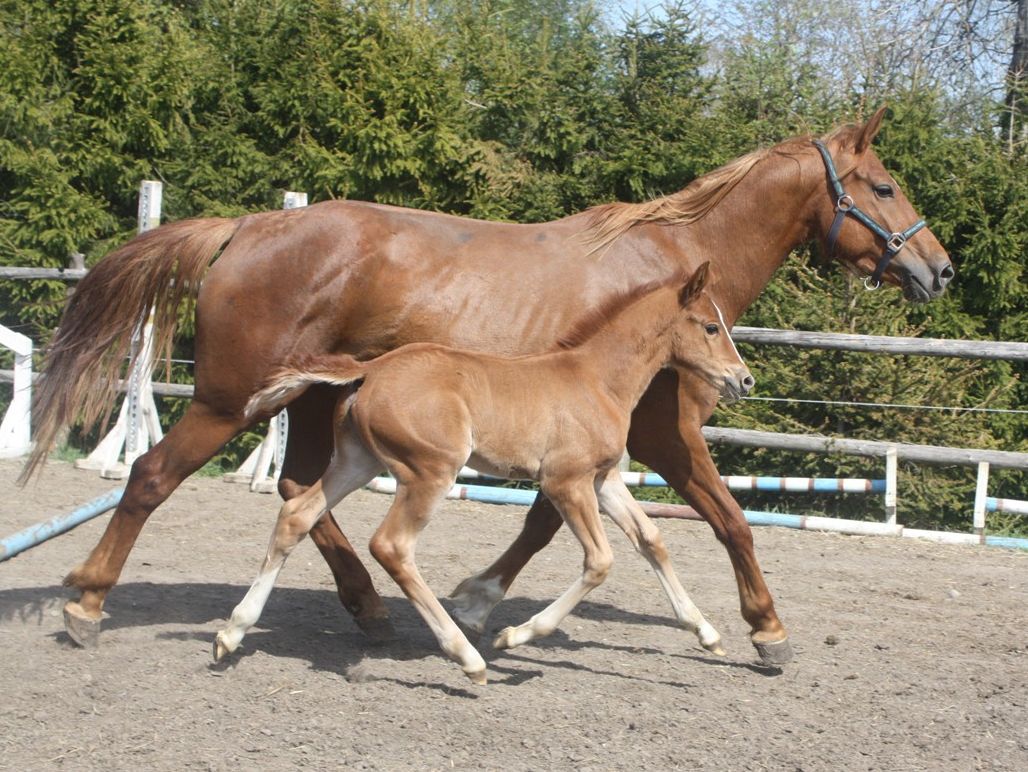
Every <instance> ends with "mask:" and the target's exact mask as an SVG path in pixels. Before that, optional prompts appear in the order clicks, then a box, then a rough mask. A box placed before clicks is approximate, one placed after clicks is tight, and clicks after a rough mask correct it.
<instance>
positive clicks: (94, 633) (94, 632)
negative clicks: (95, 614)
mask: <svg viewBox="0 0 1028 772" xmlns="http://www.w3.org/2000/svg"><path fill="white" fill-rule="evenodd" d="M64 629H65V630H66V631H67V632H68V637H70V638H71V640H72V641H74V642H75V644H76V645H77V646H81V647H82V648H83V649H95V648H96V647H97V646H99V645H100V619H99V618H97V619H93V618H92V617H90V616H88V615H87V614H86V612H85V609H83V608H82V606H81V605H79V603H78V601H74V600H70V601H68V602H67V603H65V604H64Z"/></svg>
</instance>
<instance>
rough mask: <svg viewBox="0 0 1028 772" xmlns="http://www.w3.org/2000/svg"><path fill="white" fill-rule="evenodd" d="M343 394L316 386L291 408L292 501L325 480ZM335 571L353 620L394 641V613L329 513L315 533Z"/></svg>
mask: <svg viewBox="0 0 1028 772" xmlns="http://www.w3.org/2000/svg"><path fill="white" fill-rule="evenodd" d="M338 395H339V390H338V389H336V388H333V387H328V386H323V385H320V384H315V385H313V386H311V388H309V389H308V390H307V391H306V392H304V394H303V395H301V396H300V397H299V398H298V399H296V400H294V401H293V402H292V403H290V405H289V439H288V440H287V445H286V457H285V462H284V463H283V468H282V474H281V476H280V477H279V483H278V490H279V493H280V494H281V495H282V498H284V499H286V500H289V499H292V498H294V497H296V496H299V495H301V494H302V493H303V492H304V491H305V490H307V488H308V487H309V486H311V485H313V484H314V482H315V481H316V480H317V479H318V478H319V477H321V475H322V473H323V472H324V471H325V468H326V466H327V465H328V461H329V458H330V456H331V455H332V442H333V440H332V435H333V431H332V427H333V411H334V409H335V404H336V399H337V397H338ZM310 535H311V541H313V542H314V544H315V545H316V546H317V548H318V550H319V551H320V552H321V555H322V557H323V558H324V559H325V562H326V563H328V566H329V568H330V569H331V570H332V576H333V577H334V578H335V582H336V591H337V592H338V594H339V600H340V601H342V604H343V606H344V607H345V608H346V610H347V611H349V612H350V613H351V614H353V618H354V621H355V622H356V623H357V625H358V626H359V627H360V628H361V630H363V631H364V633H365V634H366V635H367V636H368V637H370V638H372V639H373V640H388V639H390V638H392V637H393V627H392V624H391V623H390V622H389V612H388V611H387V610H386V606H385V603H384V602H383V601H382V598H381V596H380V595H379V594H378V592H377V591H376V590H375V586H374V584H372V581H371V576H370V574H368V570H367V569H366V568H365V567H364V564H363V563H362V562H361V559H360V558H359V557H358V556H357V552H356V550H354V548H353V545H352V544H351V543H350V541H349V540H348V539H347V538H346V535H345V534H344V533H343V532H342V530H341V529H340V528H339V524H338V523H337V522H336V521H335V518H333V517H332V513H331V512H327V513H326V514H325V516H324V517H322V518H321V519H319V520H318V521H317V522H316V523H315V524H314V527H313V528H312V529H311V532H310Z"/></svg>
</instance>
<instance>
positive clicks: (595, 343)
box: [567, 288, 681, 413]
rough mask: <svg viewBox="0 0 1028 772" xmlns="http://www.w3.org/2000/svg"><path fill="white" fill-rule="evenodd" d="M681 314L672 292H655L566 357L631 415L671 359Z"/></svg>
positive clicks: (601, 328)
mask: <svg viewBox="0 0 1028 772" xmlns="http://www.w3.org/2000/svg"><path fill="white" fill-rule="evenodd" d="M680 312H681V308H680V307H679V305H678V293H677V292H676V291H675V290H674V289H672V288H663V289H659V290H655V291H654V292H650V293H649V294H647V295H644V296H643V297H642V298H640V299H639V300H636V301H635V302H633V303H631V304H630V305H628V306H627V307H626V308H624V309H622V310H621V311H620V312H619V313H618V314H617V315H616V316H614V317H613V318H612V319H611V320H610V321H608V322H606V323H605V324H604V325H603V326H602V327H600V329H599V330H598V331H597V332H596V333H595V334H594V335H593V336H592V337H590V338H589V339H588V340H586V341H584V342H583V343H582V344H580V345H579V346H577V347H576V348H574V349H571V350H569V351H568V352H567V354H568V355H569V356H572V357H574V358H575V359H576V360H577V361H578V362H579V363H581V364H583V365H584V366H585V367H586V368H588V369H590V370H591V371H592V374H593V378H592V380H593V382H596V383H600V384H602V386H603V387H604V389H605V390H606V391H607V393H608V394H609V395H610V396H611V397H612V398H613V399H614V401H615V402H617V403H618V404H619V405H620V406H621V407H622V409H624V411H625V412H626V413H628V412H631V411H632V409H634V408H635V406H636V404H637V403H638V402H639V400H640V399H641V398H642V395H643V392H644V391H646V387H647V386H648V385H649V383H650V381H652V380H653V377H654V376H655V375H656V374H657V371H658V370H660V369H661V368H662V367H663V366H664V365H666V364H667V362H668V359H669V358H670V354H671V327H672V324H673V323H674V321H675V319H676V317H677V314H678V313H680Z"/></svg>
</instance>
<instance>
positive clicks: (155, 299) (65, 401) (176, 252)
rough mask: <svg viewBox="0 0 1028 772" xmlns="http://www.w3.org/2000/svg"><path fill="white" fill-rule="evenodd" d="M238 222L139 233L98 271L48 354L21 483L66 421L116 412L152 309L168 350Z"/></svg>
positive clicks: (158, 338) (159, 346)
mask: <svg viewBox="0 0 1028 772" xmlns="http://www.w3.org/2000/svg"><path fill="white" fill-rule="evenodd" d="M238 227H239V221H238V220H229V219H224V218H208V219H201V220H181V221H179V222H175V223H170V224H168V225H163V226H161V227H160V228H155V229H154V230H152V231H147V232H146V233H143V234H141V235H139V236H137V237H136V238H134V239H132V240H131V241H129V242H128V243H127V244H125V245H124V246H122V247H120V248H119V249H117V250H115V251H114V252H112V253H111V254H109V255H107V256H106V257H105V258H104V259H103V260H101V261H100V262H99V263H97V264H96V265H95V266H94V267H93V268H91V269H90V271H89V273H87V274H86V276H85V278H84V279H82V281H81V282H79V285H78V287H77V288H76V290H75V293H74V294H73V295H72V296H71V300H70V301H69V302H68V306H67V308H66V309H65V311H64V316H63V317H62V318H61V324H60V327H59V328H58V330H57V334H56V336H55V337H54V340H53V342H52V343H51V344H50V346H49V348H48V350H47V353H46V357H45V358H44V360H43V373H42V376H41V377H40V379H39V381H38V382H37V384H36V388H35V390H34V396H33V415H34V416H35V417H36V420H37V423H36V438H35V447H34V448H33V450H32V453H31V454H30V455H29V458H28V461H27V462H26V464H25V468H24V469H23V470H22V473H21V477H20V478H19V482H21V483H24V482H26V481H27V480H28V479H29V478H30V477H31V476H32V474H33V473H34V472H35V471H36V469H38V468H39V466H40V465H41V464H42V463H43V462H44V461H45V460H46V456H47V454H48V453H49V452H50V450H51V449H52V448H53V446H54V444H55V443H56V441H57V436H58V434H59V433H60V431H61V430H62V429H63V428H64V427H66V426H69V425H70V424H71V423H72V422H74V421H76V420H81V421H82V422H83V423H84V424H85V425H86V426H92V425H94V424H95V423H96V422H97V420H98V419H99V418H100V416H101V415H102V414H104V413H109V411H110V409H111V405H112V404H113V403H114V399H115V396H116V390H117V387H118V381H119V379H120V377H121V375H122V372H123V368H124V367H125V359H126V357H127V356H129V355H130V354H131V349H132V338H133V335H134V334H135V333H136V331H137V330H141V329H142V327H143V325H144V324H145V323H146V321H147V318H148V317H149V314H150V310H151V308H152V309H153V325H154V330H155V331H156V332H155V338H154V350H155V351H165V350H166V349H167V347H168V346H169V345H170V344H171V340H172V338H173V336H174V334H175V323H176V320H177V316H178V310H179V305H180V304H181V302H182V301H183V300H184V299H189V300H194V299H195V298H196V293H197V292H198V291H199V287H200V280H201V278H202V277H203V274H204V272H205V271H206V270H207V267H208V266H209V265H210V263H211V261H212V260H213V259H214V256H215V255H216V254H217V253H218V251H219V250H220V249H221V248H222V247H223V246H224V245H225V244H226V243H227V242H228V241H229V240H230V239H231V238H232V236H233V235H234V234H235V232H236V229H237V228H238ZM133 356H134V355H133ZM131 366H132V363H131V362H130V363H129V365H128V367H130V368H131Z"/></svg>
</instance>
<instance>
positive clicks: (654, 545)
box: [599, 469, 725, 655]
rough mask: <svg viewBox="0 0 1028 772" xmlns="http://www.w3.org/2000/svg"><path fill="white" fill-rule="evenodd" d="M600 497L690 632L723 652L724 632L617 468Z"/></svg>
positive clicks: (680, 622) (716, 652)
mask: <svg viewBox="0 0 1028 772" xmlns="http://www.w3.org/2000/svg"><path fill="white" fill-rule="evenodd" d="M599 500H600V509H601V510H603V512H605V513H606V514H607V515H608V516H609V517H610V519H611V520H613V521H614V522H615V523H617V525H618V527H619V528H620V529H621V530H622V531H624V532H625V535H626V536H627V537H628V539H629V541H631V542H632V544H633V545H634V546H635V548H636V550H638V552H639V554H640V555H642V556H643V557H644V558H646V560H647V561H649V564H650V565H651V566H652V567H653V570H654V572H655V573H656V574H657V579H658V580H659V581H660V586H661V587H663V588H664V592H665V593H666V594H667V597H668V600H670V601H671V607H672V608H673V609H674V612H675V617H676V618H677V619H678V623H679V624H680V625H682V627H684V628H685V629H686V630H688V631H689V632H691V633H695V635H696V637H697V638H699V640H700V645H701V646H703V648H705V649H706V650H707V651H710V652H713V653H714V654H720V655H723V654H724V653H725V650H724V649H723V648H722V647H721V634H720V633H719V632H718V631H717V630H715V629H714V627H713V626H712V625H711V624H710V622H708V621H707V620H706V619H704V618H703V614H701V613H700V610H699V609H698V608H696V605H695V604H694V603H693V602H692V599H691V598H690V597H689V595H688V593H686V591H685V588H683V587H682V584H681V582H679V581H678V576H677V575H676V574H675V569H674V568H673V567H672V565H671V558H670V556H669V555H668V551H667V547H666V546H665V545H664V539H663V537H662V536H661V535H660V530H659V529H658V528H657V526H656V525H655V524H654V523H653V521H652V520H650V518H649V517H647V515H646V513H645V512H643V511H642V507H640V506H639V504H638V503H637V502H636V500H635V499H634V498H633V497H632V494H631V492H629V490H628V488H626V487H625V484H624V483H623V482H622V481H621V475H620V473H619V472H618V470H617V469H613V470H611V472H610V474H608V475H607V477H606V479H604V481H603V484H602V486H601V487H600V492H599Z"/></svg>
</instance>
